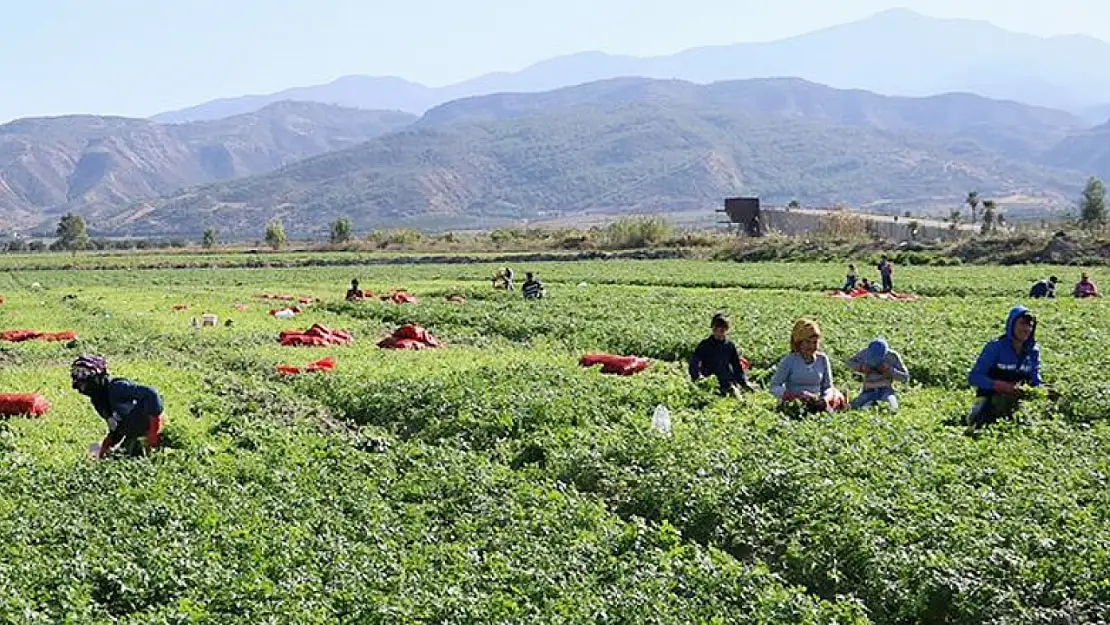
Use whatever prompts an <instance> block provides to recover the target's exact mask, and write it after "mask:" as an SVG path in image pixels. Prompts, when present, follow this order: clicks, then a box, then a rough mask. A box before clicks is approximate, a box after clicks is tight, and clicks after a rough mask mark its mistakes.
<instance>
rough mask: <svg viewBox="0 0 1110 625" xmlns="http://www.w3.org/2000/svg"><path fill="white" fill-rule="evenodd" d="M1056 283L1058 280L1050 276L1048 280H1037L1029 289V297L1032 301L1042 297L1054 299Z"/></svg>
mask: <svg viewBox="0 0 1110 625" xmlns="http://www.w3.org/2000/svg"><path fill="white" fill-rule="evenodd" d="M1057 282H1059V279H1058V278H1057V277H1056V276H1051V277H1049V279H1048V280H1037V281H1036V282H1034V283H1033V287H1032V288H1031V289H1029V297H1032V298H1034V299H1041V298H1043V297H1047V298H1049V299H1056V283H1057Z"/></svg>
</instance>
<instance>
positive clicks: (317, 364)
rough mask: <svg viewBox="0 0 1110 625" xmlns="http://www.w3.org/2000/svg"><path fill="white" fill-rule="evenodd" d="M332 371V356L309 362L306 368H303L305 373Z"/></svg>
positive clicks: (333, 366)
mask: <svg viewBox="0 0 1110 625" xmlns="http://www.w3.org/2000/svg"><path fill="white" fill-rule="evenodd" d="M332 369H335V357H334V356H328V357H326V358H321V359H320V360H317V361H314V362H310V363H308V366H307V367H305V371H331V370H332Z"/></svg>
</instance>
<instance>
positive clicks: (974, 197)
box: [964, 191, 979, 224]
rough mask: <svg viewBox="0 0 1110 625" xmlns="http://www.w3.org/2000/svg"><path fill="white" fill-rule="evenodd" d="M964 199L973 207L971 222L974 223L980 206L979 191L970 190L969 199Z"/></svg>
mask: <svg viewBox="0 0 1110 625" xmlns="http://www.w3.org/2000/svg"><path fill="white" fill-rule="evenodd" d="M964 201H965V202H967V205H968V207H970V208H971V223H973V224H974V223H975V211H976V210H977V209H978V208H979V192H978V191H970V192H968V194H967V199H966V200H964Z"/></svg>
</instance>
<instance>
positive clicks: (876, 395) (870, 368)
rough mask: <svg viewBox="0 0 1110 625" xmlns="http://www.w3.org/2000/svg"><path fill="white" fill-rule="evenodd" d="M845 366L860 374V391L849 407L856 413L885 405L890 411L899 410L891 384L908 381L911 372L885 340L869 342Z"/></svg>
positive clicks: (878, 339)
mask: <svg viewBox="0 0 1110 625" xmlns="http://www.w3.org/2000/svg"><path fill="white" fill-rule="evenodd" d="M848 367H849V368H851V369H852V370H853V371H855V372H857V373H862V374H863V390H862V392H861V393H860V394H859V395H857V396H856V397H855V399H853V400H852V402H851V404H850V405H851V407H852V408H854V409H857V410H858V409H861V408H867V407H869V406H871V405H873V404H876V403H879V402H886V403H887V405H889V406H890V409H891V410H893V411H895V412H897V411H898V395H897V394H895V392H894V382H895V380H897V381H899V382H908V381H909V379H910V372H909V371H908V370H907V369H906V365H905V364H904V363H903V362H902V356H901V355H900V354H899V353H898V352H896V351H894V350H893V349H890V345H889V344H888V343H887V341H886V339H884V338H881V337H880V338H877V339H875V340H873V341H871V344H870V345H868V346H867V348H866V349H862V350H860V351H859V352H857V353H856V355H854V356H852V357H851V358H849V359H848Z"/></svg>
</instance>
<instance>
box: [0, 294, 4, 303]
mask: <svg viewBox="0 0 1110 625" xmlns="http://www.w3.org/2000/svg"><path fill="white" fill-rule="evenodd" d="M3 303H4V296H3V295H0V304H3Z"/></svg>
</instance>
